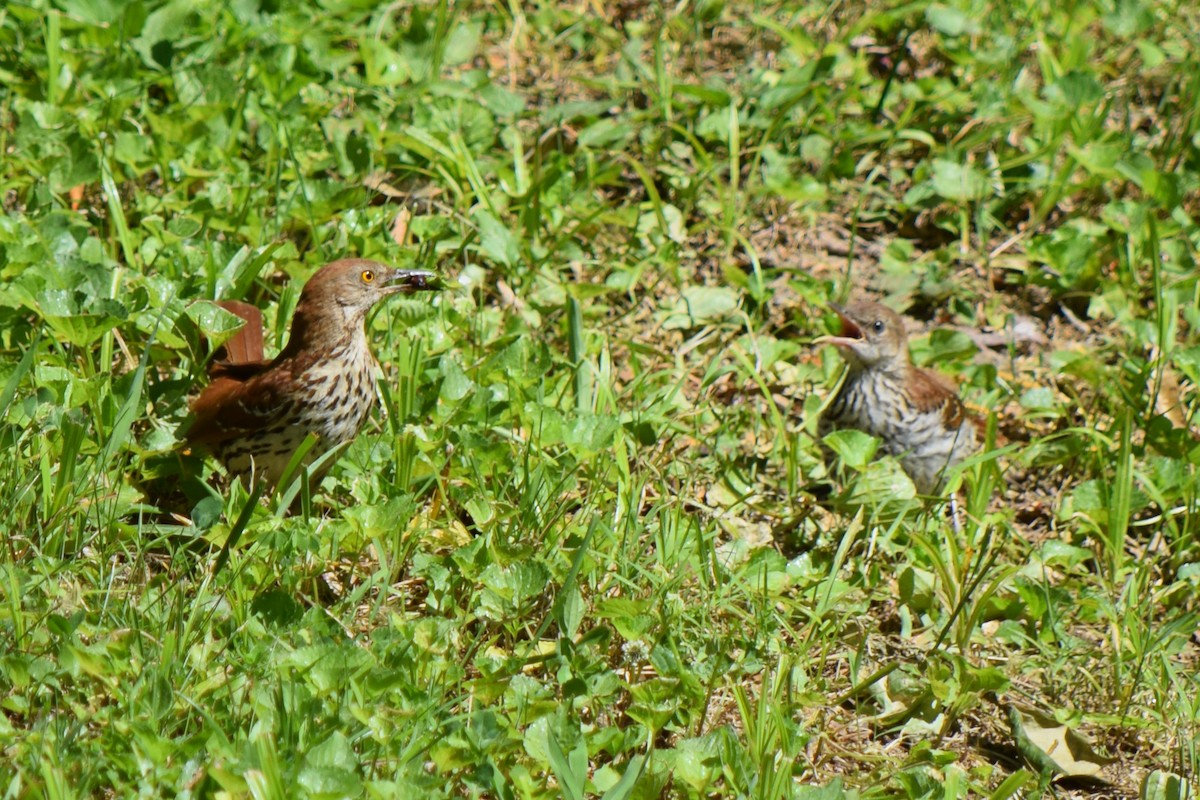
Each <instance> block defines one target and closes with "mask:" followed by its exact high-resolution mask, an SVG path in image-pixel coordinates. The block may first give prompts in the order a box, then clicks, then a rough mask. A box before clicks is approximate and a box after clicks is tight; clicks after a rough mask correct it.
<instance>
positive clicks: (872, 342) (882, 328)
mask: <svg viewBox="0 0 1200 800" xmlns="http://www.w3.org/2000/svg"><path fill="white" fill-rule="evenodd" d="M830 305H831V307H832V308H833V310H834V311H835V312H836V313H837V315H838V319H839V320H840V322H841V332H840V334H839V335H838V336H824V337H821V338H820V339H818V341H823V342H828V343H829V344H833V345H836V346H837V348H838V350H839V351H840V352H841V354H842V357H843V358H844V359H845V361H846V378H845V380H844V381H843V382H842V388H841V390H840V391H839V392H838V394H837V396H836V397H835V398H834V399H833V402H832V403H830V404H829V407H828V408H827V409H826V410H825V413H824V414H822V415H821V420H820V422H819V424H818V430H819V433H820V434H821V436H825V435H826V434H827V433H829V432H830V431H832V430H837V429H840V428H856V429H858V430H861V431H865V432H866V433H869V434H871V435H872V436H874V437H876V438H878V439H879V440H880V441H881V443H882V447H883V450H884V451H885V452H886V453H888V454H890V455H893V456H895V457H896V458H898V459H899V460H900V466H901V467H903V468H904V471H905V472H906V473H908V476H909V477H910V478H911V479H912V482H913V485H914V486H916V488H917V491H918V492H919V493H921V494H924V495H932V494H936V493H937V492H939V491H940V490H941V488H942V485H943V483H944V480H945V474H946V472H947V471H948V470H949V469H950V468H951V467H954V466H956V465H958V464H959V463H961V462H962V461H963V460H964V459H965V458H967V457H968V456H970V455H971V454H972V453H974V452H975V451H976V450H977V449H978V445H979V430H978V421H977V420H976V419H975V418H973V417H971V416H969V415H968V414H967V412H966V409H965V408H964V407H963V404H962V403H961V402H960V401H959V399H958V389H957V387H955V386H954V385H953V384H952V383H950V381H948V380H947V379H946V378H943V377H942V376H941V375H938V374H937V373H934V372H930V371H928V370H924V369H920V368H918V367H915V366H913V364H912V362H911V361H910V360H909V356H908V337H907V336H906V335H905V332H904V322H903V320H901V318H900V316H899V315H898V314H896V313H895V312H894V311H892V310H891V309H889V308H887V307H885V306H882V305H880V304H879V303H870V302H859V303H852V304H850V305H849V306H847V307H845V308H842V307H841V306H837V305H833V304H830Z"/></svg>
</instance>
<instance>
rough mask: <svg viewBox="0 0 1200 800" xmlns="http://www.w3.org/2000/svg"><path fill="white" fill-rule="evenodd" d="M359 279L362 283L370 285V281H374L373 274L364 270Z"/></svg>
mask: <svg viewBox="0 0 1200 800" xmlns="http://www.w3.org/2000/svg"><path fill="white" fill-rule="evenodd" d="M360 277H361V278H362V282H363V283H370V282H371V281H373V280H375V273H374V272H372V271H371V270H369V269H364V270H363V271H362V275H361V276H360Z"/></svg>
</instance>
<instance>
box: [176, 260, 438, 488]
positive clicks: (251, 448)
mask: <svg viewBox="0 0 1200 800" xmlns="http://www.w3.org/2000/svg"><path fill="white" fill-rule="evenodd" d="M434 288H437V280H436V278H435V276H434V274H433V273H432V272H424V271H421V270H399V269H393V268H391V267H387V266H384V265H383V264H379V263H377V262H375V261H367V260H365V259H360V258H349V259H344V260H342V261H335V262H333V263H332V264H327V265H326V266H324V267H322V268H321V269H319V270H318V271H317V273H316V274H315V275H313V276H312V277H311V278H310V279H309V281H308V283H306V284H305V285H304V289H303V290H302V291H301V293H300V301H299V303H297V305H296V313H295V314H294V315H293V317H292V328H291V332H290V334H289V336H288V343H287V347H285V348H284V349H283V351H282V352H281V353H280V354H279V355H278V356H276V357H275V359H274V360H272V361H267V360H265V359H263V348H262V315H261V313H260V312H259V311H258V309H256V308H254V307H253V306H249V305H247V304H245V303H239V302H236V301H225V302H223V303H222V304H221V305H222V306H223V307H224V308H226V310H229V311H232V312H233V313H235V314H237V315H238V316H240V317H242V318H243V319H245V320H246V323H247V324H246V326H245V327H244V328H243V329H242V331H239V335H237V336H235V337H234V339H232V340H231V341H230V342H229V343H228V344H227V345H226V347H224V348H222V350H223V351H224V352H223V353H222V352H221V351H218V353H217V354H216V356H220V357H222V358H224V359H225V360H219V361H218V360H214V362H213V363H212V364H211V366H210V367H209V374H210V376H211V378H212V382H211V383H210V384H209V385H208V387H207V388H205V389H204V391H203V392H201V394H200V396H199V397H197V398H196V399H195V400H193V401H192V402H191V403H190V408H191V411H192V415H193V420H192V422H191V425H190V426H189V427H188V428H187V430H186V431H185V432H184V436H185V437H186V439H187V441H188V442H189V443H190V444H192V445H197V446H199V447H202V448H204V449H206V450H208V451H209V452H211V453H212V454H213V455H214V456H216V458H217V459H218V460H219V461H220V462H221V463H222V464H223V465H224V466H225V469H226V470H227V471H228V472H229V473H230V474H232V475H236V476H238V477H239V478H242V479H243V480H245V481H247V482H249V481H250V479H251V478H252V477H253V478H255V479H259V480H264V481H266V482H267V483H269V484H276V483H278V482H279V479H280V477H281V476H282V474H283V471H284V469H285V468H286V466H287V464H288V462H289V461H290V460H291V458H292V456H293V454H294V453H295V452H296V448H297V447H298V446H299V445H300V443H301V442H303V441H304V439H305V437H306V436H307V435H308V434H309V433H312V434H315V435H316V437H317V442H316V444H315V445H313V447H312V449H311V450H310V451H309V452H308V454H307V455H306V457H305V463H306V464H310V463H312V462H313V461H314V460H315V459H317V458H319V457H320V456H322V455H323V454H325V453H327V452H328V451H330V450H332V449H334V448H338V447H342V446H344V445H347V444H349V443H350V442H351V441H352V440H353V439H354V437H355V436H356V435H357V434H358V431H359V429H360V428H362V426H363V423H364V422H366V419H367V415H368V413H369V412H370V410H371V405H372V404H373V403H374V402H375V368H376V363H375V358H374V356H372V355H371V350H370V347H369V344H368V341H367V335H366V331H365V330H364V320H365V319H366V315H367V311H369V310H370V309H371V307H372V306H374V305H375V304H376V303H377V302H379V301H380V300H382V299H383V298H385V297H388V296H389V295H393V294H397V293H399V292H404V293H409V294H411V293H412V292H415V291H419V290H428V289H434ZM331 465H332V459H329V460H326V461H325V462H324V463H323V464H322V465H321V466H320V467H319V468H318V469H317V471H316V472H315V473H314V474H312V475H311V476H310V480H311V481H312V484H313V485H314V486H315V485H316V483H318V482H319V481H320V480H321V478H322V477H323V476H324V474H325V472H326V471H327V470H328V469H329V467H330V466H331Z"/></svg>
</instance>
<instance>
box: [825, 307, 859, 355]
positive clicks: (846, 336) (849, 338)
mask: <svg viewBox="0 0 1200 800" xmlns="http://www.w3.org/2000/svg"><path fill="white" fill-rule="evenodd" d="M829 307H830V308H831V309H833V313H835V314H837V315H838V322H839V323H840V324H841V331H840V332H839V333H838V335H837V336H818V337H817V338H816V339H814V340H813V341H814V342H815V343H818V344H831V345H834V346H835V347H854V346H855V345H857V344H860V343H861V342H862V340H863V332H862V328H860V327H858V323H857V322H855V321H854V320H852V319H850V317H848V316H846V309H844V308H842V307H841V306H839V305H838V304H837V303H830V304H829Z"/></svg>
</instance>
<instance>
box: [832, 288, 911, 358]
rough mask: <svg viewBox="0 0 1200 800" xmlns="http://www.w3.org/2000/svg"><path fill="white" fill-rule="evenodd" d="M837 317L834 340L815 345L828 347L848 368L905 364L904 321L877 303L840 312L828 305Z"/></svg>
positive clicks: (840, 309)
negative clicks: (844, 361)
mask: <svg viewBox="0 0 1200 800" xmlns="http://www.w3.org/2000/svg"><path fill="white" fill-rule="evenodd" d="M829 307H830V308H832V309H833V310H834V312H835V313H836V314H837V315H838V321H839V322H840V324H841V330H840V331H839V332H838V335H837V336H822V337H820V338H819V339H817V341H818V342H826V343H828V344H832V345H834V346H835V347H837V348H838V350H840V351H841V353H842V357H843V358H845V359H846V363H848V364H849V365H850V366H851V367H858V368H860V369H861V368H871V367H879V366H884V367H887V366H889V365H891V364H897V365H901V364H905V363H907V353H906V350H905V343H906V337H905V334H904V321H903V320H902V319H900V315H899V314H897V313H896V312H895V311H892V310H891V309H890V308H888V307H886V306H883V305H880V304H879V303H869V302H858V303H851V304H850V305H848V306H845V307H844V308H843V307H842V306H839V305H836V304H834V303H830V304H829Z"/></svg>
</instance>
